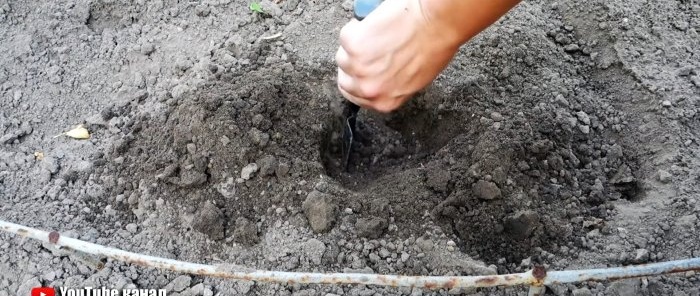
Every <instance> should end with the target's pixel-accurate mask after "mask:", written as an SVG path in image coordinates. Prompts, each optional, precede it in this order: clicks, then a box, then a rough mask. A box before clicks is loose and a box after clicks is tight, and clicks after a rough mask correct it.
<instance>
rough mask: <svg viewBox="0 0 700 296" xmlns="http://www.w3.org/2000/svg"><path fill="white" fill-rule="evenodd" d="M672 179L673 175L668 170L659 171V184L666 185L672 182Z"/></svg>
mask: <svg viewBox="0 0 700 296" xmlns="http://www.w3.org/2000/svg"><path fill="white" fill-rule="evenodd" d="M672 177H673V176H672V175H671V173H669V172H668V171H666V170H659V171H658V178H659V182H661V183H664V184H666V183H668V182H671V178H672Z"/></svg>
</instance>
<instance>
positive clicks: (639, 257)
mask: <svg viewBox="0 0 700 296" xmlns="http://www.w3.org/2000/svg"><path fill="white" fill-rule="evenodd" d="M647 261H649V250H647V249H637V253H636V255H635V256H634V262H635V263H645V262H647Z"/></svg>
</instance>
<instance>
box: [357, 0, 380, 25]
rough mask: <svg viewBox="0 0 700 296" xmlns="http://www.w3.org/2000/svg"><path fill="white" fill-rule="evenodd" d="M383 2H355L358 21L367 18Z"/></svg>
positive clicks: (366, 0) (375, 0)
mask: <svg viewBox="0 0 700 296" xmlns="http://www.w3.org/2000/svg"><path fill="white" fill-rule="evenodd" d="M382 1H383V0H355V4H354V12H355V18H356V19H357V20H358V21H361V20H363V19H364V18H365V17H367V16H368V15H369V14H370V13H371V12H372V11H373V10H374V9H375V8H377V6H379V4H382Z"/></svg>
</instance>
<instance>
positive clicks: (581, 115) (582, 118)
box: [576, 111, 591, 125]
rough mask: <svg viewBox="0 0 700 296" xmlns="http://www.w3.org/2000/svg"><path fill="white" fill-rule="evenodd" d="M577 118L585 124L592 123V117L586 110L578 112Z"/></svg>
mask: <svg viewBox="0 0 700 296" xmlns="http://www.w3.org/2000/svg"><path fill="white" fill-rule="evenodd" d="M576 118H578V120H579V121H580V122H581V123H583V124H585V125H590V124H591V118H590V117H589V116H588V114H586V112H583V111H578V112H576Z"/></svg>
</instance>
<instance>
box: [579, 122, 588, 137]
mask: <svg viewBox="0 0 700 296" xmlns="http://www.w3.org/2000/svg"><path fill="white" fill-rule="evenodd" d="M578 130H580V131H581V132H582V133H584V134H586V135H587V134H589V133H590V132H591V128H590V127H589V126H587V125H582V124H579V125H578Z"/></svg>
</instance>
